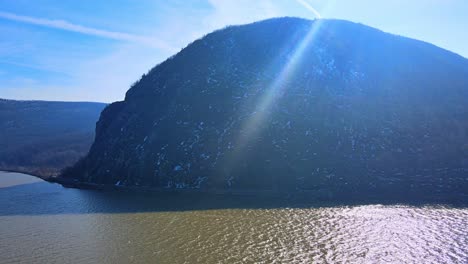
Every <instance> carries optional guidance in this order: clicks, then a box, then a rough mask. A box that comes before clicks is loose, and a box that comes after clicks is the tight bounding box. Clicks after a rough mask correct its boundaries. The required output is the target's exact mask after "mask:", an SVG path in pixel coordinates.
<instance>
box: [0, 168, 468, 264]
mask: <svg viewBox="0 0 468 264" xmlns="http://www.w3.org/2000/svg"><path fill="white" fill-rule="evenodd" d="M32 179H34V178H31V177H30V176H27V175H23V174H12V173H0V263H467V262H468V208H466V207H465V208H464V207H457V208H454V207H450V206H443V205H430V206H428V205H426V206H408V205H379V204H374V205H354V206H340V205H336V206H333V205H331V206H330V205H326V206H324V205H320V204H317V205H316V206H311V205H304V204H298V205H297V206H294V204H293V205H292V206H291V205H290V206H286V207H284V206H282V205H281V206H279V204H278V203H276V202H274V201H261V200H260V201H259V200H257V199H249V200H248V201H247V200H243V199H241V198H232V197H231V198H220V197H218V198H219V199H218V198H216V197H210V198H197V196H185V195H181V196H178V195H161V196H149V195H147V194H146V195H130V194H122V193H101V192H96V191H84V190H75V189H66V188H62V187H61V186H59V185H55V184H49V183H45V182H42V181H35V180H32ZM12 182H13V184H12ZM6 183H8V184H6ZM223 199H224V200H223ZM257 201H258V204H256V203H257Z"/></svg>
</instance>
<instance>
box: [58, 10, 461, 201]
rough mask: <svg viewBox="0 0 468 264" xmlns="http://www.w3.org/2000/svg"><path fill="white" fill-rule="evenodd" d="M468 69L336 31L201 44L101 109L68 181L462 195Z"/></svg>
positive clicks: (434, 51) (289, 30) (282, 25)
mask: <svg viewBox="0 0 468 264" xmlns="http://www.w3.org/2000/svg"><path fill="white" fill-rule="evenodd" d="M467 120H468V60H467V59H465V58H463V57H461V56H459V55H456V54H454V53H451V52H449V51H446V50H443V49H441V48H438V47H436V46H433V45H431V44H428V43H424V42H421V41H417V40H413V39H409V38H405V37H401V36H395V35H391V34H388V33H384V32H382V31H379V30H377V29H374V28H370V27H367V26H364V25H361V24H355V23H351V22H346V21H339V20H315V21H310V20H304V19H297V18H279V19H270V20H266V21H261V22H257V23H253V24H249V25H243V26H232V27H228V28H225V29H222V30H219V31H216V32H214V33H211V34H209V35H207V36H205V37H203V38H202V39H199V40H196V41H195V42H193V43H192V44H190V45H189V46H188V47H186V48H185V49H183V50H182V51H181V52H179V53H178V54H176V55H175V56H173V57H171V58H169V59H168V60H166V61H165V62H163V63H161V64H160V65H157V66H156V67H154V68H153V69H151V70H150V71H149V72H148V73H147V74H145V75H143V77H142V78H141V79H140V80H139V81H138V82H137V83H136V84H135V85H133V86H132V87H131V89H130V90H129V91H128V92H127V94H126V98H125V101H122V102H116V103H113V104H111V105H110V106H108V107H107V108H106V109H105V110H104V111H103V113H102V115H101V117H100V120H99V122H98V124H97V130H96V132H97V135H96V139H95V141H94V144H93V146H92V148H91V150H90V153H89V155H88V156H87V157H86V158H85V159H83V160H81V161H80V162H79V163H78V164H76V166H74V167H73V168H71V169H69V170H68V171H67V172H66V173H65V174H64V175H62V176H63V177H65V178H73V179H75V180H79V181H81V182H90V183H98V184H109V185H118V186H152V187H161V188H201V189H216V190H220V189H221V190H226V189H228V190H275V191H299V190H326V191H327V192H328V193H329V194H330V195H338V194H345V193H346V194H350V193H351V194H352V193H362V192H371V193H375V194H377V195H379V194H382V193H385V192H389V193H401V194H408V193H437V192H440V193H454V192H462V193H466V190H467V187H468V181H467V179H466V175H468V155H467V154H468V149H467V146H468V145H467V144H468V122H467Z"/></svg>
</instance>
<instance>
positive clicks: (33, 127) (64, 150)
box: [0, 99, 106, 177]
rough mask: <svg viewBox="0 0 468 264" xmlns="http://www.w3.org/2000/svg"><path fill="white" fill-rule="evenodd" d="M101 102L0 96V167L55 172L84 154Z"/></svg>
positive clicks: (89, 143) (44, 173)
mask: <svg viewBox="0 0 468 264" xmlns="http://www.w3.org/2000/svg"><path fill="white" fill-rule="evenodd" d="M105 106H106V105H105V104H101V103H74V102H47V101H14V100H4V99H0V170H13V171H22V172H27V173H31V174H35V175H38V176H42V177H48V176H51V175H58V174H59V172H60V170H61V169H63V168H65V167H67V166H71V165H73V164H74V163H75V162H77V161H78V159H79V158H80V157H82V156H84V155H86V153H87V152H88V150H89V147H90V146H91V144H92V142H93V139H94V128H95V124H96V121H97V120H98V119H99V114H100V113H101V111H102V109H103V108H104V107H105Z"/></svg>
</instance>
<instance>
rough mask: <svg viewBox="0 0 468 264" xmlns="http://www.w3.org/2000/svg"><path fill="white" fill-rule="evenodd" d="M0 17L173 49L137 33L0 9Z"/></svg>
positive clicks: (172, 50)
mask: <svg viewBox="0 0 468 264" xmlns="http://www.w3.org/2000/svg"><path fill="white" fill-rule="evenodd" d="M0 18H3V19H7V20H11V21H16V22H22V23H27V24H32V25H38V26H43V27H49V28H55V29H61V30H66V31H70V32H76V33H81V34H85V35H91V36H96V37H101V38H107V39H113V40H119V41H128V42H136V43H140V44H144V45H147V46H151V47H154V48H158V49H162V50H165V51H168V52H174V51H175V49H174V48H173V47H171V46H170V45H168V44H167V43H165V42H163V41H160V40H157V39H153V38H149V37H146V36H139V35H134V34H129V33H123V32H118V31H108V30H102V29H97V28H91V27H86V26H81V25H77V24H73V23H70V22H68V21H65V20H56V19H44V18H36V17H29V16H22V15H17V14H13V13H8V12H2V11H0Z"/></svg>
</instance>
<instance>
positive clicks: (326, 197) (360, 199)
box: [46, 177, 468, 206]
mask: <svg viewBox="0 0 468 264" xmlns="http://www.w3.org/2000/svg"><path fill="white" fill-rule="evenodd" d="M46 181H48V182H51V183H58V184H60V185H62V186H63V187H65V188H75V189H86V190H97V191H105V192H126V193H145V194H176V195H177V194H193V195H200V196H207V195H208V196H210V195H213V196H236V197H259V198H260V197H262V198H274V199H280V200H294V201H304V202H311V201H316V202H320V203H322V202H333V203H340V204H343V205H353V204H376V203H380V204H396V203H402V204H412V205H422V204H450V205H454V206H466V205H468V195H466V194H462V193H455V194H454V193H452V194H441V193H439V194H437V193H433V192H429V193H418V192H412V193H411V192H407V191H405V190H393V191H388V190H386V191H385V192H382V191H379V190H374V191H369V190H354V191H352V190H334V189H332V188H330V189H323V188H322V189H315V190H296V191H277V190H226V189H224V190H223V189H197V188H193V189H174V188H160V187H144V186H121V185H120V186H117V185H105V184H95V183H84V182H79V181H76V180H70V179H63V178H57V177H50V178H48V179H46Z"/></svg>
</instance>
